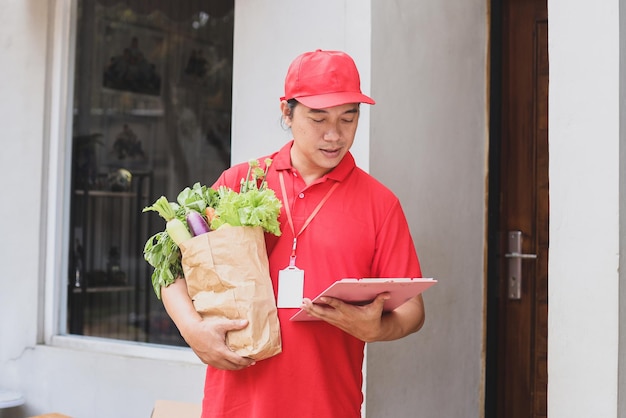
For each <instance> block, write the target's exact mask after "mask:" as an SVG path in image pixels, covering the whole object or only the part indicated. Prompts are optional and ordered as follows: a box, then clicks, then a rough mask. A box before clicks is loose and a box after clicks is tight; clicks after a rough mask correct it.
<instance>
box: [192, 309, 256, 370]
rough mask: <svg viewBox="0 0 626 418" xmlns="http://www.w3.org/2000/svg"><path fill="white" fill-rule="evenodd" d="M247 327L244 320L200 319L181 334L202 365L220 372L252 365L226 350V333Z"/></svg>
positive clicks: (251, 361) (228, 349) (246, 359)
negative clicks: (204, 364)
mask: <svg viewBox="0 0 626 418" xmlns="http://www.w3.org/2000/svg"><path fill="white" fill-rule="evenodd" d="M247 326H248V321H246V320H230V319H224V318H202V319H201V320H200V321H198V322H196V323H194V324H193V325H192V326H188V327H187V328H185V330H184V332H183V331H181V334H182V335H183V338H185V341H186V342H187V344H189V346H190V347H191V349H192V350H193V351H194V353H196V355H197V356H198V357H199V358H200V360H202V362H203V363H206V364H208V365H210V366H213V367H215V368H217V369H222V370H240V369H243V368H246V367H248V366H252V365H254V360H252V359H250V358H247V357H241V356H240V355H238V354H236V353H235V352H234V351H232V350H231V349H230V348H228V346H227V345H226V333H227V332H228V331H234V330H239V329H243V328H245V327H247Z"/></svg>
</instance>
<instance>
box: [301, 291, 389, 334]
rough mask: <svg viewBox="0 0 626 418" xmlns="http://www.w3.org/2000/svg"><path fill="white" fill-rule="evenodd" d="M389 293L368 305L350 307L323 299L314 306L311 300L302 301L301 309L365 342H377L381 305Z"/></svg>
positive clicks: (381, 311)
mask: <svg viewBox="0 0 626 418" xmlns="http://www.w3.org/2000/svg"><path fill="white" fill-rule="evenodd" d="M389 297H390V296H389V293H381V294H380V295H378V296H376V299H374V301H373V302H372V303H370V304H368V305H362V306H357V305H351V304H349V303H345V302H342V301H341V300H340V299H336V298H331V297H323V298H321V299H320V302H322V303H323V304H314V303H313V302H311V299H307V298H305V299H304V300H303V301H302V309H304V310H305V311H306V312H307V313H308V314H309V315H311V316H313V317H315V318H319V319H321V320H323V321H326V322H328V323H329V324H331V325H334V326H336V327H337V328H339V329H341V330H343V331H345V332H347V333H348V334H350V335H352V336H353V337H356V338H358V339H360V340H361V341H365V342H372V341H378V340H379V339H380V338H381V335H382V326H383V321H382V317H383V305H384V304H385V301H386V300H388V299H389Z"/></svg>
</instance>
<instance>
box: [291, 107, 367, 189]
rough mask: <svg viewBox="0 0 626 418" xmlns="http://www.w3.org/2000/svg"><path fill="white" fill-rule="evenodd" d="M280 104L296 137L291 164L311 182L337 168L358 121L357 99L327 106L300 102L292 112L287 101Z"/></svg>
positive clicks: (351, 140) (347, 148) (352, 140)
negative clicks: (318, 107) (317, 106)
mask: <svg viewBox="0 0 626 418" xmlns="http://www.w3.org/2000/svg"><path fill="white" fill-rule="evenodd" d="M281 107H282V111H283V115H285V116H286V118H285V120H286V122H287V125H288V126H290V127H291V132H292V134H293V138H294V144H293V147H292V149H291V161H292V164H293V166H294V167H295V168H296V169H297V170H298V171H299V172H300V174H301V175H302V176H303V177H305V180H308V182H310V181H312V180H315V179H317V178H320V177H322V176H323V175H324V174H326V173H328V172H329V171H330V170H332V169H333V168H335V167H336V166H337V165H338V164H339V162H340V161H341V160H342V159H343V157H344V156H345V155H346V153H347V152H348V151H349V150H350V147H352V143H353V142H354V136H355V134H356V128H357V125H358V122H359V105H358V104H357V103H351V104H345V105H340V106H335V107H329V108H326V109H311V108H309V107H306V106H304V105H303V104H301V103H298V104H297V105H296V106H295V108H294V109H293V111H292V112H291V113H292V114H291V115H289V109H288V108H287V104H286V102H283V105H282V106H281Z"/></svg>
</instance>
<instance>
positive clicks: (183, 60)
mask: <svg viewBox="0 0 626 418" xmlns="http://www.w3.org/2000/svg"><path fill="white" fill-rule="evenodd" d="M233 7H234V5H233V0H230V1H228V0H204V1H199V0H177V1H171V0H151V1H143V0H126V1H120V0H79V1H78V26H77V28H78V29H77V44H76V61H75V73H74V106H73V112H74V113H73V127H72V138H73V144H72V149H73V156H72V197H71V215H70V218H71V230H70V231H69V233H70V245H71V248H70V251H69V254H70V257H69V267H70V268H69V271H70V274H69V276H70V277H69V278H68V315H67V318H68V321H67V322H68V323H67V327H68V333H69V334H77V335H89V336H97V337H104V338H113V339H120V340H128V341H141V342H150V343H158V344H171V345H185V342H184V341H183V340H182V338H181V337H180V335H179V333H178V331H177V329H176V328H175V326H174V324H173V323H172V322H171V320H170V319H169V317H168V316H167V314H166V313H165V311H164V309H163V305H162V303H161V301H160V300H158V299H157V298H156V297H155V294H154V292H153V289H152V284H151V274H152V267H151V266H150V265H148V263H147V262H146V261H145V260H144V259H143V247H144V244H145V242H146V240H147V239H148V237H150V236H152V235H153V234H154V233H156V232H158V231H160V230H162V229H163V228H164V226H165V224H164V220H163V219H161V218H159V217H158V215H157V214H156V213H154V212H149V213H142V209H143V208H144V207H145V206H148V205H150V204H152V203H153V202H154V201H155V200H156V199H157V198H158V197H159V196H161V195H164V196H166V197H167V198H168V199H169V200H174V199H175V198H176V195H177V194H178V192H179V191H180V190H182V189H183V188H184V187H186V186H191V185H192V184H193V183H195V182H200V183H202V184H207V185H211V184H212V183H213V182H214V181H215V180H216V179H217V177H218V176H219V174H220V173H221V172H222V171H223V170H224V169H225V168H227V167H228V165H229V163H230V120H231V85H232V47H233V28H234V27H233Z"/></svg>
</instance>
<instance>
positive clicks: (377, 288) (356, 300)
mask: <svg viewBox="0 0 626 418" xmlns="http://www.w3.org/2000/svg"><path fill="white" fill-rule="evenodd" d="M435 283H437V280H435V279H432V278H363V279H353V278H345V279H341V280H337V281H336V282H335V283H333V284H332V285H330V286H329V287H328V288H327V289H326V290H324V291H323V292H322V293H320V294H319V295H318V296H317V297H315V299H312V301H313V303H318V304H321V303H322V302H321V301H320V298H321V297H323V296H330V297H333V298H337V299H341V300H343V301H344V302H346V303H351V304H355V305H367V304H368V303H371V302H372V301H373V300H374V299H375V298H376V296H377V295H379V294H381V293H384V292H389V293H390V295H391V298H389V300H387V301H385V306H384V307H383V310H384V311H385V312H389V311H393V310H394V309H396V308H397V307H398V306H400V305H402V304H403V303H404V302H406V301H407V300H409V299H411V298H413V297H415V296H417V295H419V294H420V293H422V292H423V291H425V290H426V289H428V288H429V287H431V286H433V285H434V284H435ZM290 321H318V319H317V318H314V317H312V316H310V315H308V314H307V313H306V311H304V310H303V309H300V310H299V311H298V312H297V313H296V314H295V315H293V316H292V317H291V318H290Z"/></svg>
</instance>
